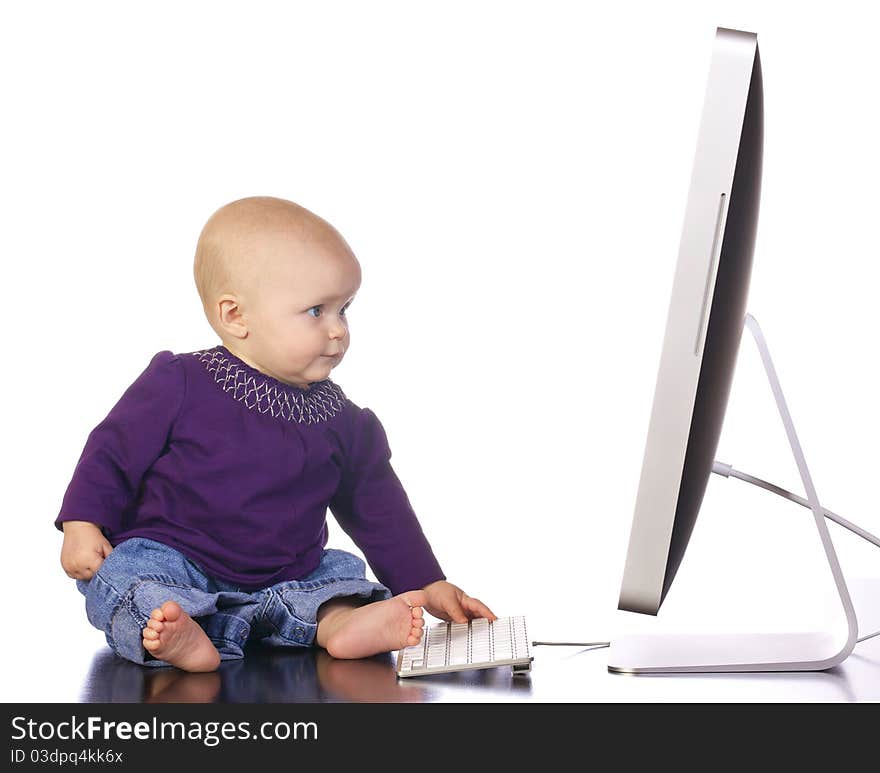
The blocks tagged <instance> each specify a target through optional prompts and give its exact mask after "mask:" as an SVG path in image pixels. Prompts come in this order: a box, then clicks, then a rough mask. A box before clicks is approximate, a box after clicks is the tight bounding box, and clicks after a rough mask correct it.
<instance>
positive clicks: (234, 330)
mask: <svg viewBox="0 0 880 773" xmlns="http://www.w3.org/2000/svg"><path fill="white" fill-rule="evenodd" d="M217 319H218V321H219V323H220V327H221V328H222V329H223V330H226V331H227V332H228V333H229V334H230V335H233V336H235V337H236V338H244V337H245V336H246V335H247V324H246V323H245V320H244V315H243V314H242V313H241V306H239V304H238V299H237V298H236V297H235V296H234V295H221V296H220V298H218V299H217Z"/></svg>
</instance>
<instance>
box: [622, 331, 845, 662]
mask: <svg viewBox="0 0 880 773" xmlns="http://www.w3.org/2000/svg"><path fill="white" fill-rule="evenodd" d="M745 326H746V327H747V328H748V329H749V330H750V331H751V333H752V336H753V337H754V339H755V343H756V344H757V346H758V350H759V351H760V353H761V360H762V361H763V363H764V370H765V371H766V372H767V379H768V380H769V381H770V387H771V389H772V390H773V396H774V397H775V398H776V407H777V408H778V409H779V416H780V418H781V419H782V423H783V424H784V425H785V432H786V434H787V435H788V442H789V444H790V445H791V450H792V453H793V454H794V458H795V461H796V462H797V466H798V471H799V472H800V476H801V480H802V481H803V484H804V488H805V489H806V492H807V499H808V501H809V503H810V509H812V511H813V518H814V519H815V521H816V528H817V529H818V531H819V537H820V538H821V540H822V545H823V547H824V548H825V556H826V557H827V559H828V566H829V567H831V574H832V575H833V576H834V582H835V584H836V586H837V593H838V595H839V596H840V601H841V604H842V605H843V609H844V612H845V614H846V622H847V629H848V630H847V633H846V636H844V635H843V631H840V632H838V633H836V634H834V633H831V632H822V633H779V634H765V633H755V634H749V633H743V634H705V635H703V634H646V635H640V634H633V635H626V636H622V637H620V638H619V639H617V640H614V641H612V642H611V648H610V652H609V656H608V670H609V671H611V672H613V673H623V674H674V673H706V672H731V671H821V670H824V669H827V668H833V667H834V666H836V665H837V664H838V663H841V662H842V661H843V660H845V659H846V657H847V656H848V655H849V654H850V652H852V649H853V647H854V646H855V644H856V637H857V636H858V623H857V621H856V614H855V610H854V609H853V605H852V601H851V600H850V596H849V591H848V590H847V587H846V582H845V580H844V579H843V574H842V573H841V571H840V563H839V562H838V560H837V553H836V552H835V551H834V545H833V543H832V542H831V535H830V534H829V533H828V526H827V524H826V523H825V517H824V514H823V509H822V507H821V505H820V504H819V498H818V497H817V496H816V489H815V488H814V487H813V480H812V478H811V477H810V471H809V469H807V462H806V459H804V452H803V451H802V450H801V445H800V442H799V441H798V437H797V433H796V432H795V429H794V424H793V423H792V420H791V414H790V413H789V412H788V406H787V405H786V403H785V397H784V396H783V394H782V387H781V386H780V385H779V379H778V378H777V376H776V369H775V368H774V367H773V361H772V360H771V359H770V351H769V350H768V349H767V343H766V342H765V340H764V336H763V334H762V333H761V328H760V327H759V326H758V323H757V322H756V321H755V318H754V317H752V316H751V315H749V314H747V315H746V317H745Z"/></svg>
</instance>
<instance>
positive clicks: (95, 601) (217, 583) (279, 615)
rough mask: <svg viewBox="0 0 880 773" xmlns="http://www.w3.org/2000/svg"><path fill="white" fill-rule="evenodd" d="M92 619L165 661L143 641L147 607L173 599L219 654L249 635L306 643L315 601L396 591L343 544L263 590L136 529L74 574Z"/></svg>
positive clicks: (127, 648) (149, 660) (237, 654)
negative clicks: (369, 573) (207, 568)
mask: <svg viewBox="0 0 880 773" xmlns="http://www.w3.org/2000/svg"><path fill="white" fill-rule="evenodd" d="M76 587H77V588H78V589H79V591H80V593H82V594H83V595H84V596H85V597H86V615H87V616H88V618H89V622H90V623H91V624H92V625H93V626H95V628H98V629H100V630H101V631H103V632H104V635H105V636H106V638H107V644H109V645H110V648H111V649H112V650H113V651H114V652H115V653H116V654H117V655H120V656H121V657H123V658H125V659H126V660H131V661H133V662H135V663H140V664H142V665H145V666H167V665H169V664H168V663H166V662H165V661H164V660H157V659H155V658H153V657H152V655H150V654H149V653H148V652H147V651H146V650H145V649H144V647H143V629H144V627H145V626H146V624H147V620H149V618H150V613H151V612H152V611H153V610H154V609H156V608H158V607H160V606H162V604H163V603H164V602H166V601H176V602H177V603H178V604H180V606H181V608H182V609H183V610H184V611H185V612H186V613H187V614H189V616H190V617H192V618H193V619H194V620H195V621H196V622H197V623H198V624H199V625H200V626H201V627H202V628H203V629H204V631H205V633H206V634H207V635H208V638H209V639H210V640H211V641H212V642H213V643H214V646H215V647H216V648H217V650H218V652H219V653H220V658H221V660H234V659H237V658H241V657H243V656H244V651H243V647H244V644H245V642H247V641H248V639H260V640H262V641H263V642H264V643H266V644H273V645H279V646H283V647H309V646H311V645H312V644H313V643H314V641H315V634H316V632H317V630H318V623H317V615H318V608H319V607H320V606H321V605H322V604H323V603H324V602H325V601H329V600H330V599H332V598H336V597H338V596H356V597H358V598H360V599H363V600H364V602H365V603H369V602H372V601H382V600H384V599H388V598H391V591H389V590H388V588H386V587H385V586H384V585H380V584H379V583H376V582H370V581H369V580H367V579H366V576H365V573H364V562H363V561H362V560H361V559H360V558H358V557H357V556H354V555H352V554H351V553H346V552H345V551H344V550H325V551H324V555H323V558H322V559H321V563H320V564H319V565H318V568H317V569H315V571H313V572H312V573H311V574H309V575H307V576H305V577H303V578H302V579H299V580H288V581H285V582H280V583H277V584H276V585H272V586H271V587H269V588H265V589H263V590H258V591H243V590H241V588H239V587H238V586H236V585H233V584H232V583H228V582H224V581H223V580H216V579H214V578H212V577H209V576H208V575H207V574H205V573H204V572H203V571H202V569H201V568H200V567H199V566H198V565H197V564H195V563H194V562H193V561H190V560H189V559H188V558H186V556H184V555H183V554H182V553H180V552H179V551H177V550H174V549H173V548H170V547H168V546H167V545H163V544H162V543H161V542H155V541H154V540H149V539H143V538H141V537H134V538H132V539H128V540H126V541H125V542H121V543H120V544H119V545H117V546H116V547H115V548H114V549H113V551H112V552H111V553H110V555H109V556H108V557H107V558H106V559H104V563H103V564H101V566H100V568H99V569H98V571H97V572H96V573H95V575H94V576H93V577H92V579H91V580H89V581H85V580H77V581H76Z"/></svg>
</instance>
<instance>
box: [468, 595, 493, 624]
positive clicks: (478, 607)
mask: <svg viewBox="0 0 880 773" xmlns="http://www.w3.org/2000/svg"><path fill="white" fill-rule="evenodd" d="M461 603H462V606H464V607H465V609H467V610H468V611H469V612H473V613H474V615H475V616H476V617H487V618H489V619H490V620H496V619H498V615H496V614H495V613H494V612H493V611H492V610H491V609H489V607H487V606H486V605H485V604H484V603H483V602H482V601H480V600H479V599H475V598H474V597H473V596H467V595H466V596H464V597H463V598H462V600H461Z"/></svg>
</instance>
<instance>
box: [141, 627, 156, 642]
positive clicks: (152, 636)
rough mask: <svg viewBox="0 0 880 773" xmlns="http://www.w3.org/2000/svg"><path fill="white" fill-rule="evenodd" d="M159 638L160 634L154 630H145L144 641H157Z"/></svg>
mask: <svg viewBox="0 0 880 773" xmlns="http://www.w3.org/2000/svg"><path fill="white" fill-rule="evenodd" d="M158 638H159V632H158V631H154V630H153V629H152V628H144V639H147V640H151V641H155V640H158Z"/></svg>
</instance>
